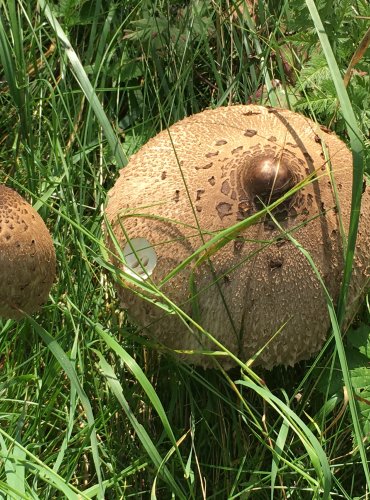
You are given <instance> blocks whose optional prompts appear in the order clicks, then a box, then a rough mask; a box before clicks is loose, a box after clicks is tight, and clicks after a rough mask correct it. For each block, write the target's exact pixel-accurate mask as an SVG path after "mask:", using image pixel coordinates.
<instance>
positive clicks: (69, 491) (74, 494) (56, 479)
mask: <svg viewBox="0 0 370 500" xmlns="http://www.w3.org/2000/svg"><path fill="white" fill-rule="evenodd" d="M0 435H1V448H2V450H4V446H5V441H4V438H5V439H6V440H8V441H9V442H10V443H11V444H12V446H14V447H15V448H18V449H19V450H20V452H22V454H23V456H26V457H28V460H26V459H25V460H22V461H20V459H19V458H17V456H16V455H17V454H11V453H10V452H9V451H7V452H6V453H5V454H4V451H3V452H2V453H1V455H2V457H3V458H4V459H5V458H6V459H7V460H8V461H11V462H13V464H14V465H13V466H12V468H13V469H15V467H17V462H20V463H21V464H22V466H23V467H26V468H27V470H28V472H33V473H34V474H35V476H38V477H40V478H41V479H43V480H44V481H45V482H47V483H49V484H51V485H52V486H54V487H55V488H57V489H58V490H59V491H60V492H62V493H63V494H64V495H65V497H66V498H67V499H68V500H79V499H81V498H88V497H86V496H85V495H84V493H83V492H81V491H80V490H78V489H77V488H76V487H74V486H72V485H71V484H68V483H66V481H65V480H64V479H63V478H62V477H60V476H59V475H58V474H56V473H55V472H54V471H53V470H51V469H50V468H49V467H48V466H47V465H46V464H45V463H43V462H42V461H41V460H40V459H38V458H37V457H36V456H35V455H33V454H32V453H31V452H30V451H28V450H27V449H26V448H25V447H24V446H22V445H21V444H20V443H18V442H17V441H16V440H15V439H13V438H12V437H11V436H9V434H7V433H6V432H5V431H4V430H2V429H1V428H0ZM9 487H11V485H10V484H9ZM16 487H17V488H20V487H21V485H20V484H19V483H17V484H16ZM24 491H26V490H25V489H24ZM20 493H22V491H21V492H20ZM21 498H22V497H21ZM25 498H30V496H29V494H27V495H26V497H25ZM31 498H38V497H37V496H35V497H33V496H32V497H31Z"/></svg>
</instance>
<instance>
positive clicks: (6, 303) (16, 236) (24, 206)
mask: <svg viewBox="0 0 370 500" xmlns="http://www.w3.org/2000/svg"><path fill="white" fill-rule="evenodd" d="M54 278H55V251H54V246H53V242H52V239H51V236H50V234H49V231H48V230H47V228H46V226H45V224H44V221H43V220H42V219H41V217H40V216H39V214H38V213H37V212H36V211H35V210H34V209H33V208H32V207H31V205H29V204H28V203H27V202H26V201H25V200H24V199H23V198H22V196H20V195H19V194H18V193H16V192H15V191H14V190H13V189H10V188H8V187H6V186H4V185H0V316H1V317H3V318H10V319H19V318H21V317H22V316H24V314H25V313H27V314H31V313H33V312H34V311H36V310H37V309H38V308H39V307H40V306H41V304H42V303H43V302H45V301H46V300H47V297H48V295H49V291H50V288H51V285H52V284H53V281H54Z"/></svg>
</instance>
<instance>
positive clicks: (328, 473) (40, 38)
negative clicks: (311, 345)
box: [0, 0, 370, 499]
mask: <svg viewBox="0 0 370 500" xmlns="http://www.w3.org/2000/svg"><path fill="white" fill-rule="evenodd" d="M240 4H241V2H237V1H231V2H223V1H221V0H216V1H214V2H211V1H207V0H206V1H196V0H189V2H174V1H169V0H167V1H165V0H158V1H156V2H151V1H150V2H149V1H145V0H141V1H130V0H127V1H126V2H114V1H108V2H102V1H99V0H98V1H94V2H93V1H88V0H63V1H61V2H51V1H46V0H39V1H38V2H36V1H32V2H31V1H26V0H24V1H22V0H11V1H8V2H2V3H1V4H0V61H1V70H0V71H1V83H0V99H1V111H0V113H1V118H2V121H1V123H2V126H1V135H0V162H1V163H0V168H1V170H0V175H1V179H0V180H1V181H2V182H6V183H7V184H8V185H10V186H13V187H14V188H16V189H17V190H18V191H19V192H20V193H21V194H23V195H24V196H25V197H26V198H27V199H28V200H29V201H31V202H32V204H33V205H34V207H35V208H36V209H37V210H38V211H39V213H40V214H41V215H42V217H43V218H44V220H45V222H46V224H47V225H48V227H49V228H50V230H51V233H52V236H53V240H54V243H55V247H56V252H57V259H58V278H57V281H56V283H55V284H54V286H53V288H52V291H51V294H50V300H49V302H48V303H47V304H45V306H44V307H43V309H42V310H41V311H40V312H39V313H38V314H36V315H34V316H33V318H25V319H24V320H22V321H19V322H13V321H6V320H3V321H1V320H0V330H1V335H0V367H1V370H0V419H1V425H0V497H1V498H14V499H18V498H26V499H36V498H76V499H77V498H103V497H104V496H105V498H141V497H142V498H160V499H162V498H171V496H172V497H176V498H184V499H188V498H194V499H198V498H207V499H208V498H212V499H224V498H230V499H231V498H241V499H246V498H253V499H270V498H271V499H272V498H274V499H275V498H303V499H305V498H307V499H312V498H329V497H330V496H331V497H332V498H346V499H353V498H357V497H358V498H366V495H367V494H368V491H369V488H370V477H369V472H368V456H369V433H370V411H369V410H368V407H369V401H370V373H369V369H368V362H369V357H370V348H369V346H370V340H369V339H370V307H369V299H368V297H367V298H366V297H365V299H364V303H363V304H362V309H361V310H360V311H359V312H358V315H357V317H356V319H355V323H354V325H353V326H352V331H351V334H350V335H347V339H348V341H347V340H346V339H344V341H343V340H342V337H341V334H340V329H339V325H340V323H341V320H342V316H343V310H344V307H345V303H346V291H347V284H348V281H349V279H350V272H351V259H352V257H353V251H354V247H355V237H356V232H357V219H356V217H357V215H358V206H359V203H360V195H361V185H362V182H361V181H362V175H363V171H364V170H365V171H366V170H367V167H366V161H367V160H368V156H369V155H368V146H369V128H370V114H369V111H368V110H369V108H370V102H369V101H370V97H369V95H370V92H369V89H370V77H369V75H368V74H367V73H368V68H369V60H370V54H369V51H368V50H367V52H365V53H364V55H363V56H362V57H361V59H360V61H359V62H358V63H357V65H356V66H355V69H356V71H355V72H354V73H352V77H351V80H350V83H349V85H348V87H347V88H346V87H345V85H344V84H343V81H342V78H343V76H344V74H345V72H346V70H347V68H348V66H349V64H350V61H351V59H352V58H353V55H354V54H355V52H356V49H358V47H359V46H360V44H361V42H362V40H363V38H364V35H365V33H366V30H367V29H368V25H367V23H368V18H369V16H370V9H369V6H368V2H367V1H365V0H358V1H357V2H340V1H336V2H325V1H317V2H312V1H308V0H307V2H304V1H303V0H294V1H292V2H282V3H280V2H262V1H256V2H255V9H256V12H255V13H253V12H251V13H249V12H248V11H247V10H245V9H244V11H242V10H240V9H239V6H240ZM329 4H330V5H329ZM364 73H366V74H364ZM276 79H278V80H280V82H281V83H282V86H281V87H279V88H275V87H274V80H276ZM263 85H264V86H265V87H264V89H263V92H262V93H261V92H260V94H261V96H260V98H259V100H257V102H262V104H274V105H279V106H286V107H291V108H292V109H296V110H299V111H300V112H304V113H306V114H308V115H309V116H311V117H313V118H314V119H316V120H317V121H318V122H320V123H322V124H324V125H327V126H330V128H332V129H333V130H335V131H336V132H337V133H338V134H339V135H341V137H342V138H343V139H344V140H345V141H346V142H347V143H348V144H349V145H350V147H351V148H352V151H353V153H354V179H355V182H354V185H355V190H354V192H353V210H352V212H353V213H352V219H351V229H350V234H349V237H348V242H347V253H346V267H345V278H344V283H343V288H342V294H341V299H340V303H339V305H338V308H339V309H337V311H335V310H334V305H333V304H332V302H331V298H330V296H328V297H327V299H328V306H329V310H330V314H331V318H332V325H333V331H334V335H332V336H329V339H328V341H327V343H326V345H325V346H324V348H323V349H322V351H321V352H320V353H319V354H318V355H317V356H316V357H315V358H313V359H311V360H309V361H307V362H305V363H300V364H298V365H297V366H295V367H294V368H289V369H285V368H279V367H278V368H275V369H274V370H272V371H271V372H268V371H263V370H259V371H257V372H255V371H253V370H252V368H251V367H250V366H246V365H245V364H244V363H242V361H240V360H239V361H238V363H239V364H238V367H237V368H235V369H233V370H231V371H229V372H224V371H223V370H222V369H219V370H209V371H204V370H202V369H200V368H193V367H191V366H189V365H186V364H183V363H180V362H179V361H178V360H177V359H176V357H174V356H172V355H171V354H170V353H167V354H163V355H162V356H159V355H158V354H157V352H156V350H155V349H153V346H152V343H151V342H150V341H149V340H148V339H146V337H145V336H142V335H140V333H141V332H140V330H139V329H138V328H137V327H135V325H132V324H130V323H128V322H127V319H126V317H125V314H124V313H123V312H122V311H121V310H120V308H119V305H118V302H117V301H116V298H115V292H114V281H115V280H117V279H118V280H119V279H120V277H119V273H117V272H116V270H115V269H114V268H113V266H112V265H111V264H110V262H109V259H108V252H107V249H106V248H105V245H104V241H103V237H102V231H101V224H102V222H103V218H104V217H103V213H104V205H105V202H106V193H107V191H108V190H109V189H110V187H112V185H113V184H114V181H115V179H116V178H117V175H118V171H119V169H120V168H121V167H123V166H124V165H125V164H126V162H127V161H128V158H129V157H130V156H131V154H132V153H133V152H135V151H136V150H138V149H139V147H140V146H141V145H142V144H144V143H145V142H146V140H147V139H149V138H150V137H151V136H153V135H155V133H157V132H158V131H160V130H162V129H163V128H165V127H167V126H169V125H170V124H172V123H174V122H175V121H177V120H179V119H181V118H183V117H184V116H186V115H189V114H192V113H195V112H198V111H201V110H203V109H205V108H207V107H215V106H219V105H227V104H230V103H245V102H249V101H253V100H255V97H254V96H255V95H256V92H257V90H258V89H260V90H261V86H263ZM270 209H271V208H270ZM267 210H268V209H267V208H266V209H265V211H267ZM261 215H262V214H260V216H261ZM252 222H253V221H252V220H248V221H243V222H242V223H241V224H240V225H239V226H234V228H232V229H230V230H228V232H226V234H219V235H216V236H215V237H214V238H213V239H212V240H211V242H210V243H209V242H208V243H207V244H205V245H204V247H202V248H201V249H199V251H198V252H197V253H196V254H194V255H193V256H192V260H193V262H195V263H196V262H198V263H199V262H200V261H199V259H202V258H203V257H202V256H203V255H204V253H202V251H203V250H205V249H207V250H208V251H209V252H210V251H216V250H219V249H220V248H221V247H222V245H224V244H225V241H226V240H225V238H226V237H228V238H230V237H233V236H235V235H236V234H237V231H238V230H240V229H241V228H242V227H244V226H245V225H246V224H250V223H252ZM301 251H302V252H303V253H304V254H305V256H306V258H308V259H309V260H310V256H309V255H307V253H305V249H303V248H301ZM186 264H187V263H184V264H183V265H186ZM312 265H313V266H314V264H313V263H312ZM178 271H179V269H177V270H174V272H178ZM148 286H149V285H148ZM149 291H150V292H151V293H157V294H158V293H159V292H158V290H155V289H152V290H149ZM160 298H161V301H162V302H163V305H164V307H170V308H173V309H174V310H175V311H176V313H177V314H178V315H179V316H181V317H183V318H184V319H185V320H189V321H191V318H186V316H185V313H184V312H183V311H181V309H179V308H178V307H177V306H175V305H173V304H171V303H170V301H169V299H168V298H166V297H163V296H160ZM204 333H205V334H209V335H211V334H212V332H204ZM215 350H217V351H219V353H220V355H222V352H223V351H224V348H223V346H222V345H216V346H215ZM337 358H338V359H339V361H338V359H337Z"/></svg>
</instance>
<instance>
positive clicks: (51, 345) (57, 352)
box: [28, 316, 104, 498]
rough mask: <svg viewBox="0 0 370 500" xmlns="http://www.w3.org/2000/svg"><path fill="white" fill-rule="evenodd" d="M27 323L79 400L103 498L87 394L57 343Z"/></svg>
mask: <svg viewBox="0 0 370 500" xmlns="http://www.w3.org/2000/svg"><path fill="white" fill-rule="evenodd" d="M28 321H29V322H30V323H31V325H32V326H33V328H34V329H35V331H36V332H37V333H38V335H39V336H40V337H41V338H42V340H43V341H44V342H45V344H46V346H47V347H48V349H50V351H51V352H52V354H53V355H54V356H55V358H56V359H57V361H58V363H59V364H60V366H61V367H62V368H63V370H64V371H65V373H66V375H67V376H68V378H69V380H70V382H71V385H72V386H73V387H74V389H75V390H76V392H77V394H78V396H79V398H80V400H81V404H82V406H83V408H84V410H85V413H86V418H87V422H88V424H89V427H90V440H91V450H92V456H93V460H94V465H95V470H96V475H97V478H98V482H99V485H100V492H99V496H100V498H103V497H104V488H103V484H102V474H101V470H100V457H99V450H98V439H97V436H96V430H95V419H94V414H93V411H92V407H91V404H90V401H89V398H88V397H87V394H86V392H85V391H84V389H83V387H82V385H81V383H80V381H79V379H78V377H77V374H76V371H75V369H74V366H73V364H72V363H71V361H70V360H69V359H68V357H67V355H66V353H65V352H64V351H63V349H62V348H61V347H60V345H59V344H58V342H57V341H56V340H55V339H54V338H53V337H52V336H51V335H50V334H49V333H48V332H47V331H46V330H45V329H44V328H43V327H42V326H41V325H39V324H38V323H37V322H36V321H35V320H34V319H33V318H31V317H30V316H28Z"/></svg>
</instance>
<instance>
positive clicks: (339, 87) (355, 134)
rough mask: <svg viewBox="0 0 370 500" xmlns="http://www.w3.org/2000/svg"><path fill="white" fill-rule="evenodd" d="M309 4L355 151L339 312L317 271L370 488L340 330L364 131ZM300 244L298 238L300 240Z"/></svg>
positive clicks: (351, 254)
mask: <svg viewBox="0 0 370 500" xmlns="http://www.w3.org/2000/svg"><path fill="white" fill-rule="evenodd" d="M306 4H307V7H308V9H309V11H310V15H311V18H312V20H313V23H314V26H315V29H316V31H317V34H318V37H319V39H320V42H321V46H322V49H323V52H324V54H325V57H326V61H327V63H328V66H329V69H330V72H331V75H332V79H333V83H334V85H335V88H336V91H337V94H338V99H339V102H340V104H341V110H342V113H343V116H344V119H345V121H346V127H347V132H348V135H349V138H350V143H351V149H352V155H353V183H352V201H351V218H350V224H349V232H348V242H347V252H346V257H345V266H344V273H343V282H342V287H341V292H340V296H339V301H338V307H337V311H338V312H337V315H336V314H335V310H334V305H333V303H332V300H331V297H330V295H329V293H328V292H327V290H326V288H325V285H324V283H323V282H322V280H321V277H320V276H319V275H318V278H319V280H320V281H321V284H322V286H323V289H324V291H325V295H326V297H327V304H328V309H329V314H330V319H331V323H332V327H333V331H334V336H335V342H336V345H337V350H338V357H339V362H340V366H341V370H342V373H343V379H344V383H345V385H346V389H347V391H348V397H349V407H350V412H351V418H352V424H353V427H354V433H355V436H356V441H357V444H358V446H359V451H360V456H361V461H362V466H363V469H364V473H365V478H366V483H367V487H368V488H370V471H369V465H368V461H367V457H366V451H365V448H364V445H363V441H362V433H361V426H360V423H359V419H358V414H357V407H356V403H355V400H354V393H353V387H352V383H351V379H350V376H349V371H348V365H347V360H346V354H345V351H344V347H343V342H342V336H341V331H340V328H341V325H342V323H343V320H344V317H345V307H346V298H347V294H348V288H349V284H350V280H351V274H352V264H353V258H354V252H355V247H356V238H357V231H358V224H359V217H360V207H361V195H362V181H363V174H364V168H365V164H364V154H363V153H364V152H363V144H362V141H361V132H360V129H359V127H358V125H357V121H356V117H355V114H354V112H353V108H352V105H351V101H350V99H349V97H348V94H347V90H346V86H345V83H344V81H343V78H342V75H341V73H340V71H339V68H338V65H337V61H336V59H335V56H334V53H333V50H332V48H331V45H330V42H329V39H328V36H327V34H326V32H325V28H324V25H323V23H322V21H321V18H320V15H319V12H318V10H317V8H316V5H315V3H314V1H313V0H306ZM290 238H291V237H290ZM292 240H293V239H292ZM297 245H299V243H298V242H297ZM298 248H299V249H300V250H301V251H302V253H304V255H305V256H306V258H307V259H308V260H309V261H310V263H311V262H312V259H311V257H310V256H309V254H308V253H307V252H306V251H305V250H304V249H303V248H302V247H300V245H299V246H298ZM310 259H311V260H310ZM311 265H312V266H313V269H314V270H315V269H316V268H315V267H314V263H313V262H312V264H311ZM316 271H317V270H316ZM316 271H315V272H316ZM316 274H317V273H316Z"/></svg>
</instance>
